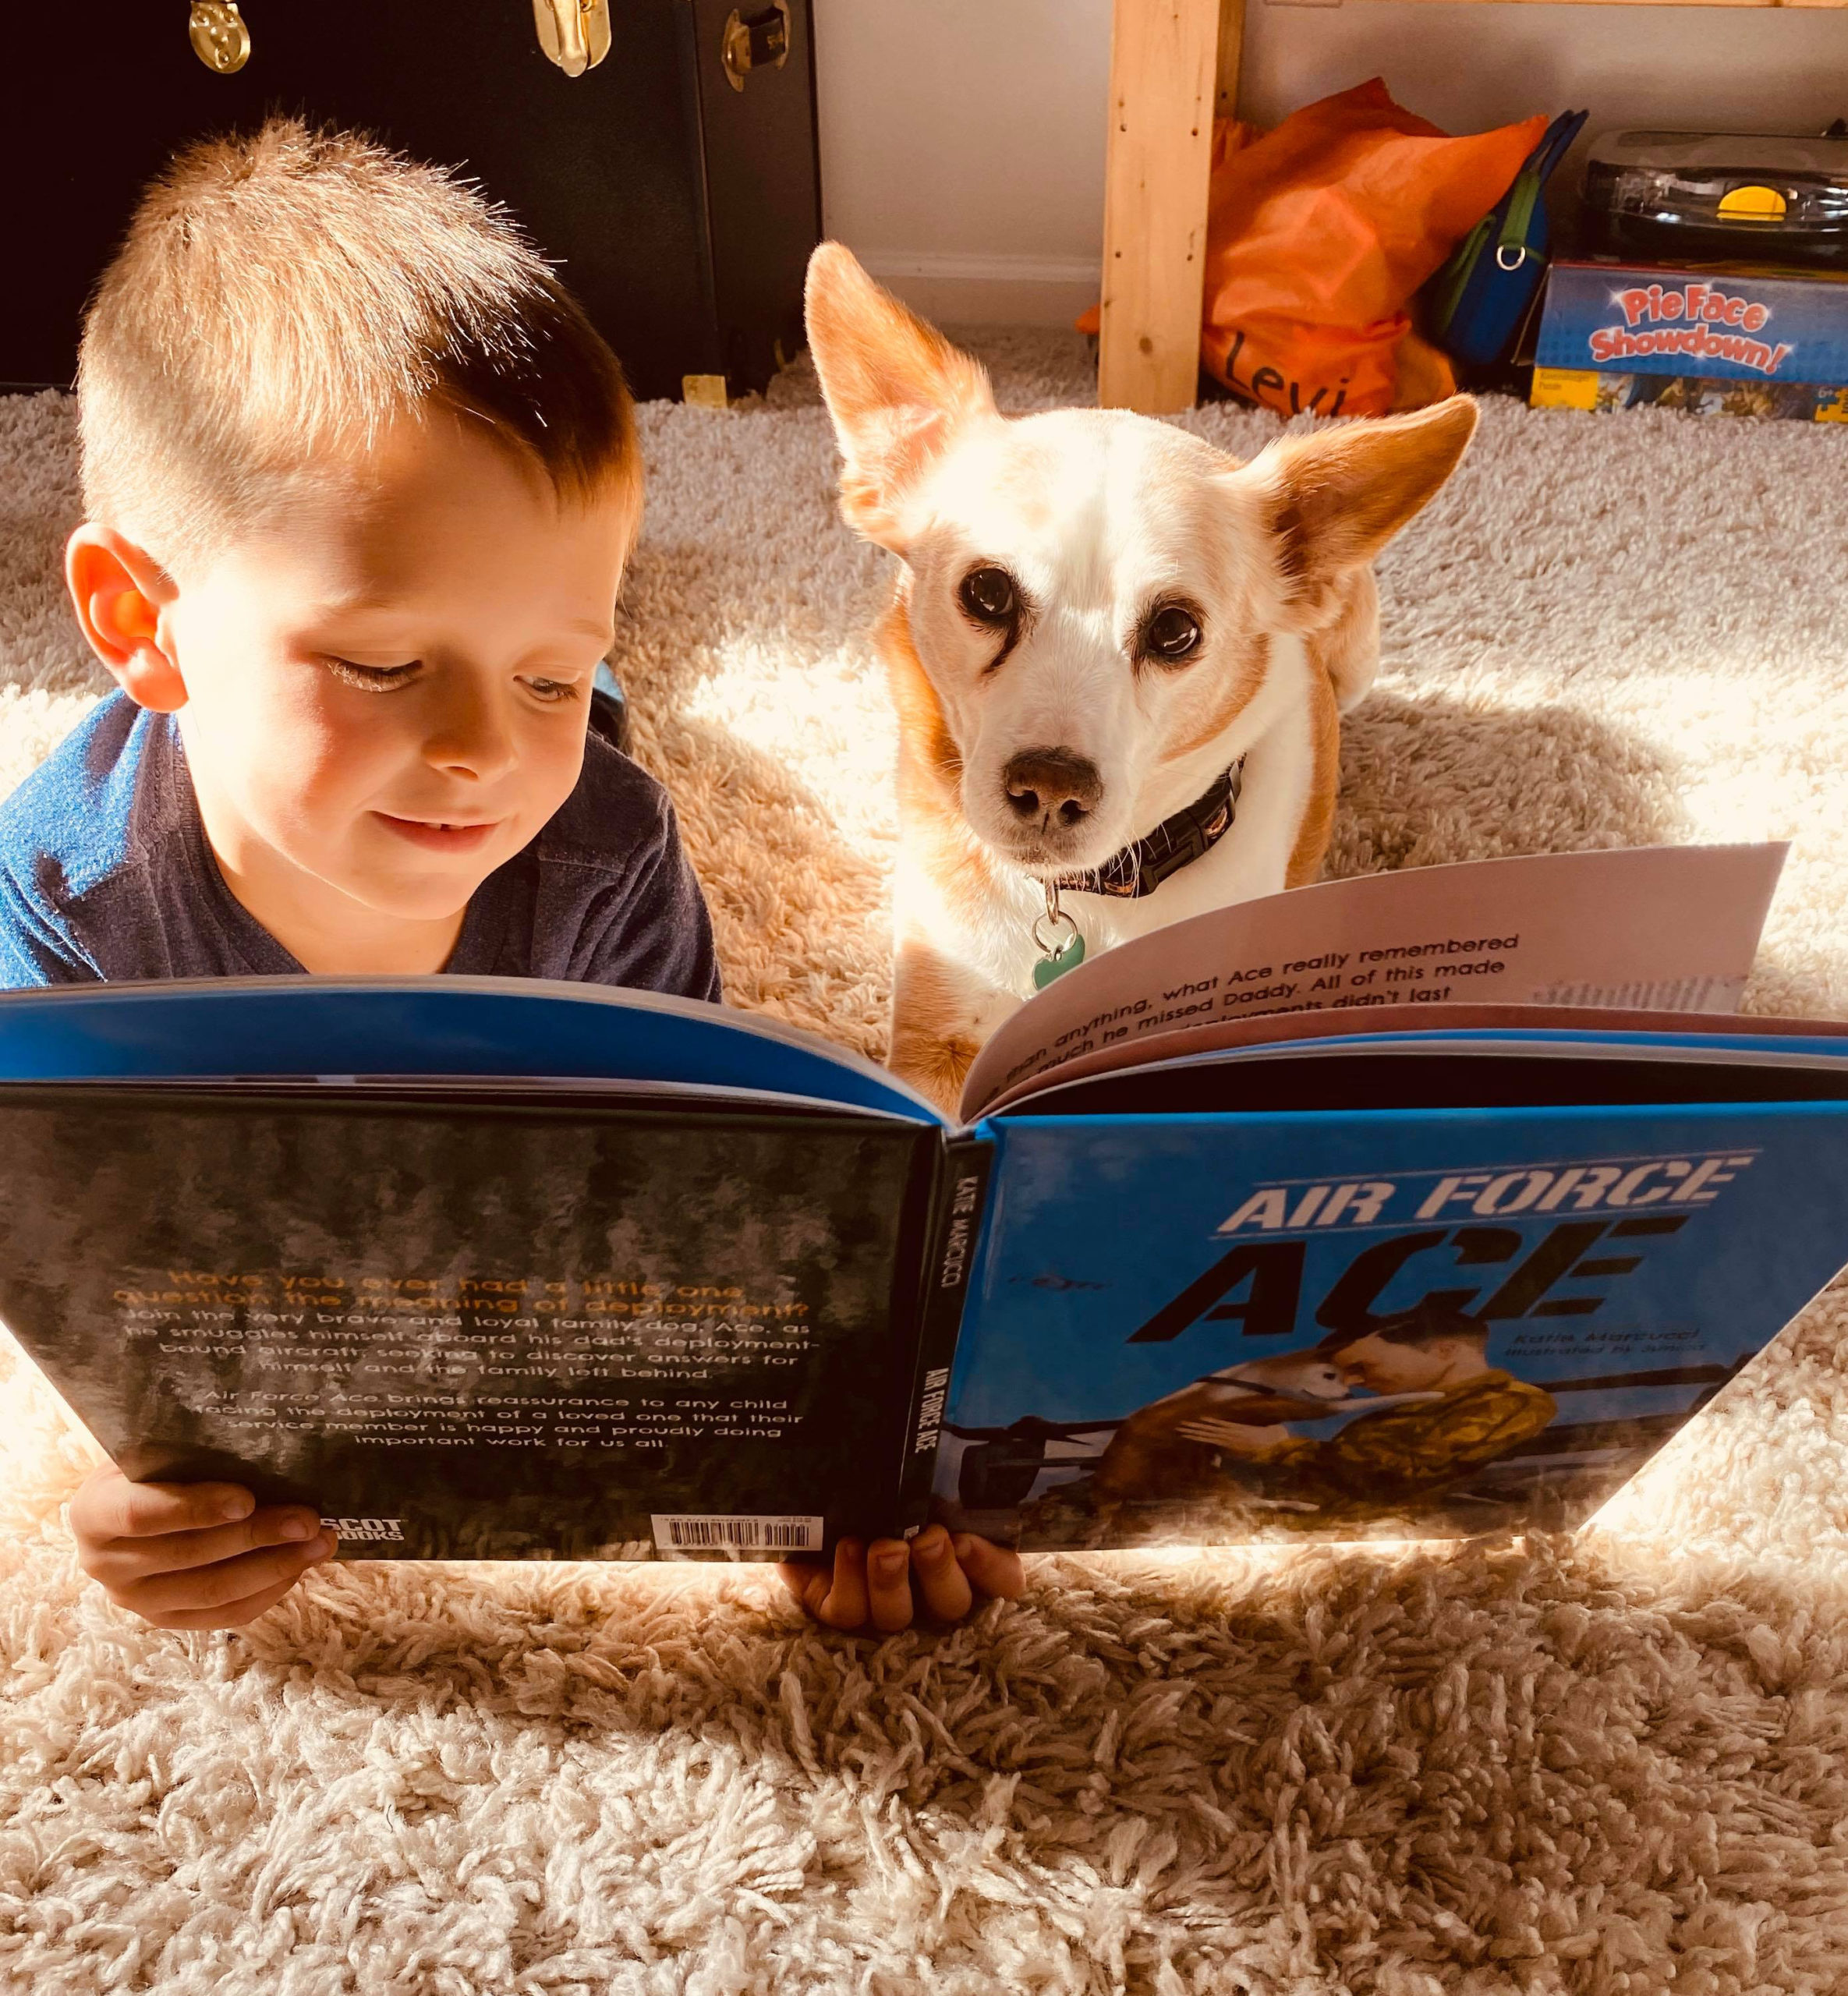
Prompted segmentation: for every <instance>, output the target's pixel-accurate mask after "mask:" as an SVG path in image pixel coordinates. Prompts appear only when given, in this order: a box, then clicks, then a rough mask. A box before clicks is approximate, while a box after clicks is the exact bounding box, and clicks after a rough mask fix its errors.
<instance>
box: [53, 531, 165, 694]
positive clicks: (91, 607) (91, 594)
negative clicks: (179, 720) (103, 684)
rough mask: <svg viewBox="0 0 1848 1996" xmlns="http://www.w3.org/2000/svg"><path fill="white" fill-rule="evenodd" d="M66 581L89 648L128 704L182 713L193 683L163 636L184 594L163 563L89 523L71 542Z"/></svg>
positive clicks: (123, 537)
mask: <svg viewBox="0 0 1848 1996" xmlns="http://www.w3.org/2000/svg"><path fill="white" fill-rule="evenodd" d="M64 580H65V587H66V588H67V589H69V591H70V599H71V603H72V607H73V608H74V609H75V610H76V613H77V621H78V623H79V624H80V625H82V626H83V635H84V636H85V637H86V638H87V639H89V641H90V649H91V650H92V651H93V652H94V653H96V655H97V657H98V658H100V659H101V660H102V662H103V663H104V665H106V666H107V667H108V668H109V670H110V671H111V672H112V674H114V675H115V680H116V683H117V684H118V685H119V686H120V687H121V688H122V691H123V692H125V693H126V694H127V695H128V696H129V699H131V700H133V702H135V703H136V706H143V707H149V708H151V709H152V710H154V712H155V713H164V714H165V713H176V712H177V711H178V710H179V709H180V708H182V707H183V706H185V705H186V681H184V680H183V679H182V678H181V677H180V671H179V664H178V663H177V662H176V661H175V659H174V658H173V656H172V653H171V651H170V650H169V649H168V640H167V639H165V638H164V637H163V635H162V634H161V611H162V610H164V609H165V607H166V606H167V605H168V603H171V602H172V600H173V599H174V597H175V595H176V594H177V593H178V591H177V589H175V585H174V582H173V579H172V577H171V576H170V575H168V573H167V572H166V570H165V568H162V567H161V564H160V563H159V562H158V561H155V559H154V557H153V556H152V555H151V554H149V553H148V552H147V550H146V549H145V548H142V547H136V544H135V543H134V542H133V541H132V540H129V539H128V538H127V536H126V535H123V534H119V533H117V532H116V531H115V529H114V528H113V527H105V526H97V523H96V522H94V520H86V521H85V522H83V526H80V527H79V528H78V529H77V530H76V533H73V535H72V536H71V537H70V539H69V540H68V541H67V542H65V548H64Z"/></svg>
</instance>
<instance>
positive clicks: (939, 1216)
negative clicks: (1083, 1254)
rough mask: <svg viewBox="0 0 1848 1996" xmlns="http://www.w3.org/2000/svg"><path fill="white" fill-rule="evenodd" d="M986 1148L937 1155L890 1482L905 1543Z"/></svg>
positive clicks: (931, 1456) (927, 1481) (980, 1193)
mask: <svg viewBox="0 0 1848 1996" xmlns="http://www.w3.org/2000/svg"><path fill="white" fill-rule="evenodd" d="M993 1158H994V1146H993V1145H992V1144H988V1143H984V1142H982V1141H980V1140H979V1139H978V1138H961V1140H959V1141H953V1142H951V1144H950V1145H948V1146H947V1148H946V1150H945V1152H944V1168H943V1177H942V1180H941V1181H940V1184H941V1190H940V1193H939V1194H938V1203H937V1211H936V1223H935V1225H934V1226H933V1227H932V1229H931V1233H930V1247H929V1258H928V1259H927V1260H926V1262H925V1265H924V1291H923V1296H922V1300H921V1303H920V1307H919V1313H918V1315H919V1325H918V1364H917V1371H916V1373H915V1377H914V1378H913V1381H912V1399H911V1408H910V1412H909V1417H908V1419H907V1421H906V1422H905V1466H904V1468H903V1470H901V1473H900V1475H899V1481H898V1528H899V1531H900V1533H901V1535H902V1536H903V1537H905V1538H912V1536H913V1535H914V1534H916V1533H918V1532H919V1531H922V1529H923V1528H924V1527H925V1525H926V1524H928V1523H929V1517H930V1487H931V1481H932V1478H933V1475H934V1474H935V1471H936V1444H937V1436H938V1434H939V1432H940V1430H941V1428H942V1427H943V1404H944V1402H945V1401H946V1400H947V1399H948V1397H949V1393H950V1368H951V1365H952V1364H954V1361H955V1357H956V1340H957V1336H958V1332H960V1331H961V1329H962V1312H963V1305H964V1303H965V1301H966V1300H967V1298H968V1289H969V1279H970V1277H971V1276H972V1274H973V1273H974V1272H975V1246H976V1243H977V1242H978V1241H979V1240H980V1238H981V1234H982V1216H983V1214H984V1213H985V1212H986V1211H987V1207H988V1175H989V1166H990V1165H991V1164H992V1163H993Z"/></svg>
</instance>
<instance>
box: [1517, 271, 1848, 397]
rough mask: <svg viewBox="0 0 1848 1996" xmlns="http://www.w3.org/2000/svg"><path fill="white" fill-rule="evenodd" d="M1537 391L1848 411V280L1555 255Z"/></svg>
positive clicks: (1549, 394) (1811, 274)
mask: <svg viewBox="0 0 1848 1996" xmlns="http://www.w3.org/2000/svg"><path fill="white" fill-rule="evenodd" d="M1531 402H1532V405H1533V406H1534V407H1535V408H1536V409H1632V408H1636V407H1639V406H1644V405H1648V406H1655V407H1660V408H1666V409H1680V410H1681V411H1683V412H1686V413H1688V414H1690V415H1706V414H1712V415H1726V416H1793V417H1797V418H1800V419H1803V420H1805V421H1814V422H1843V421H1848V282H1844V281H1843V278H1841V277H1839V276H1836V275H1833V274H1828V275H1825V274H1818V273H1814V272H1809V273H1804V274H1798V273H1797V272H1794V271H1775V272H1774V271H1758V270H1754V269H1748V268H1743V267H1736V266H1735V267H1715V268H1712V269H1708V270H1671V269H1666V268H1662V267H1656V266H1652V265H1643V264H1608V263H1562V264H1555V265H1554V266H1553V268H1552V272H1551V273H1550V274H1549V278H1548V279H1547V288H1546V301H1545V307H1544V309H1543V310H1542V314H1541V320H1540V331H1539V335H1538V343H1537V345H1536V346H1535V353H1534V385H1533V390H1532V394H1531Z"/></svg>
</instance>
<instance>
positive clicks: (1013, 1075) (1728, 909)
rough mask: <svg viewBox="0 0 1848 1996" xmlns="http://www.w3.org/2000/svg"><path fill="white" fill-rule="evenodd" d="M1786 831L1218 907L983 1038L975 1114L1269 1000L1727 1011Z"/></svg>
mask: <svg viewBox="0 0 1848 1996" xmlns="http://www.w3.org/2000/svg"><path fill="white" fill-rule="evenodd" d="M1786 850H1787V848H1786V847H1785V846H1783V845H1782V844H1764V845H1731V846H1643V847H1637V848H1630V849H1628V850H1625V851H1616V852H1573V853H1550V854H1545V855H1539V856H1537V857H1535V858H1519V859H1491V860H1472V861H1468V862H1464V863H1463V864H1461V865H1455V866H1428V867H1418V868H1413V869H1410V870H1408V871H1406V872H1397V873H1374V874H1368V875H1365V876H1362V877H1361V878H1360V879H1352V880H1331V881H1328V882H1326V883H1323V884H1322V885H1320V886H1319V887H1298V888H1294V889H1292V890H1290V891H1288V892H1287V893H1284V894H1271V895H1267V896H1266V897H1265V898H1263V899H1262V900H1261V901H1244V902H1241V903H1239V904H1236V905H1234V906H1233V907H1231V908H1216V909H1214V910H1213V911H1212V912H1211V913H1210V914H1207V915H1195V917H1193V918H1191V920H1189V921H1187V922H1175V923H1174V924H1173V925H1171V926H1170V927H1169V928H1166V929H1157V930H1156V932H1155V933H1153V934H1152V935H1149V936H1143V937H1141V938H1138V940H1136V941H1135V942H1133V943H1124V944H1122V945H1121V946H1120V947H1118V948H1117V949H1114V950H1110V951H1108V952H1106V954H1103V955H1101V956H1098V957H1093V958H1092V959H1091V960H1090V961H1089V962H1087V963H1085V964H1082V965H1081V966H1080V967H1079V968H1078V969H1076V970H1074V971H1069V972H1067V975H1064V977H1061V978H1060V979H1058V980H1057V982H1056V983H1053V984H1051V985H1050V986H1047V988H1046V989H1045V990H1044V991H1043V992H1041V993H1039V996H1037V997H1036V998H1033V999H1032V1000H1030V1001H1029V1002H1028V1003H1026V1004H1025V1005H1023V1006H1022V1007H1021V1009H1020V1010H1019V1011H1018V1012H1016V1013H1015V1014H1013V1016H1012V1017H1010V1018H1008V1019H1007V1020H1006V1021H1004V1023H1003V1024H1002V1025H1001V1027H1000V1029H999V1031H998V1032H996V1034H995V1035H994V1036H993V1038H992V1039H990V1040H989V1042H988V1044H987V1045H986V1046H985V1047H984V1048H983V1049H982V1051H981V1053H979V1055H978V1056H976V1059H975V1064H974V1066H973V1067H972V1068H971V1069H970V1071H969V1075H968V1081H967V1083H966V1085H965V1088H964V1090H963V1097H962V1114H963V1117H964V1118H965V1120H973V1119H974V1118H975V1117H977V1116H979V1115H980V1114H981V1113H982V1112H983V1111H984V1110H985V1109H986V1108H987V1106H989V1103H990V1102H993V1100H994V1099H996V1098H997V1097H998V1096H1000V1095H1002V1094H1003V1093H1004V1092H1006V1091H1008V1090H1010V1089H1013V1088H1017V1087H1018V1085H1019V1084H1021V1082H1024V1081H1030V1080H1036V1079H1039V1078H1043V1077H1045V1076H1047V1075H1049V1074H1050V1073H1051V1071H1053V1069H1055V1068H1057V1067H1060V1065H1062V1063H1064V1062H1066V1061H1068V1060H1078V1059H1081V1058H1082V1057H1084V1056H1087V1055H1089V1054H1091V1053H1096V1051H1098V1050H1099V1049H1100V1048H1105V1047H1111V1046H1120V1045H1125V1044H1129V1043H1131V1042H1136V1041H1141V1040H1152V1039H1155V1038H1156V1036H1157V1035H1164V1036H1167V1037H1168V1045H1169V1046H1170V1048H1172V1049H1174V1050H1175V1051H1179V1050H1181V1049H1180V1042H1179V1038H1178V1036H1179V1035H1183V1034H1185V1033H1188V1032H1191V1031H1192V1030H1194V1029H1195V1028H1204V1027H1210V1026H1220V1025H1223V1024H1224V1023H1225V1022H1226V1021H1228V1020H1232V1019H1246V1018H1254V1017H1259V1016H1261V1015H1263V1014H1280V1013H1303V1012H1308V1013H1315V1012H1324V1011H1329V1010H1337V1009H1340V1010H1352V1011H1354V1013H1355V1014H1357V1018H1356V1023H1357V1025H1358V1024H1359V1023H1361V1020H1362V1019H1364V1017H1365V1013H1366V1012H1367V1011H1368V1010H1374V1009H1378V1008H1383V1007H1388V1006H1392V1007H1399V1006H1404V1005H1419V1006H1427V1007H1430V1008H1431V1010H1430V1018H1431V1023H1432V1025H1438V1024H1440V1023H1441V1022H1442V1019H1443V1016H1444V1014H1443V1010H1442V1009H1441V1008H1442V1007H1445V1006H1446V1005H1457V1006H1461V1005H1463V1004H1466V1003H1496V1004H1499V1005H1544V1006H1574V1005H1584V1006H1600V1007H1623V1008H1625V1009H1637V1010H1651V1011H1660V1012H1726V1011H1730V1010H1733V1008H1734V1007H1735V1006H1736V1004H1737V1003H1738V1000H1739V997H1740V993H1742V992H1743V991H1744V989H1745V983H1746V979H1747V977H1748V976H1749V975H1751V967H1752V959H1753V957H1754V955H1755V954H1757V950H1758V936H1759V933H1760V931H1761V929H1762V928H1763V927H1764V924H1765V915H1766V913H1767V911H1768V909H1769V908H1770V905H1771V897H1772V890H1774V889H1775V887H1776V884H1777V877H1778V874H1779V870H1780V869H1782V867H1783V861H1784V854H1785V852H1786Z"/></svg>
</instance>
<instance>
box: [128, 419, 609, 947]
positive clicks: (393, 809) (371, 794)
mask: <svg viewBox="0 0 1848 1996" xmlns="http://www.w3.org/2000/svg"><path fill="white" fill-rule="evenodd" d="M628 529H629V518H628V504H627V502H626V501H625V499H623V498H622V497H619V496H618V495H616V494H611V495H609V496H608V497H604V498H600V499H599V500H598V501H593V502H592V503H590V504H582V505H579V504H561V501H559V499H558V497H557V495H556V494H554V491H553V490H552V488H551V485H550V483H549V482H548V481H547V480H546V479H545V477H544V476H543V474H542V473H540V472H539V471H537V470H536V469H529V468H527V467H526V466H525V465H522V463H521V462H519V460H518V459H516V458H514V457H513V456H512V455H511V454H510V453H508V451H504V450H502V449H501V448H499V447H498V446H497V445H495V444H493V443H491V442H490V441H488V440H487V438H486V437H484V436H483V434H481V433H480V431H478V430H476V429H475V428H474V427H473V426H471V425H467V424H465V423H462V422H460V421H458V420H457V419H454V418H451V417H449V416H446V415H443V414H441V413H438V414H434V415H433V416H431V417H430V419H428V420H427V421H426V422H424V423H402V424H401V425H399V426H398V428H397V429H396V430H394V431H393V432H392V433H391V435H390V436H389V437H388V438H387V440H386V441H385V444H384V448H382V449H381V450H380V451H377V452H375V453H373V454H372V455H370V456H369V457H368V458H367V459H366V462H365V465H364V467H363V477H362V480H361V482H360V483H359V485H358V486H357V487H356V488H351V489H345V490H337V489H335V487H332V486H331V485H330V486H329V487H317V488H315V489H313V490H311V492H310V494H309V495H308V497H306V499H305V501H304V502H303V505H302V506H301V508H299V510H298V511H294V512H292V513H291V514H290V515H289V517H288V518H287V519H286V521H285V523H284V524H283V525H282V526H281V527H280V528H278V529H275V530H273V531H271V532H269V533H266V534H265V535H264V536H262V537H260V538H257V539H253V540H249V541H247V542H245V543H240V544H239V545H236V546H235V547H233V548H232V550H230V551H229V552H228V553H226V554H222V555H221V556H219V557H216V558H215V559H214V560H213V561H211V562H210V563H209V564H207V565H206V566H205V567H204V568H203V569H202V570H201V572H200V573H198V574H197V575H182V576H181V577H180V578H179V586H178V589H177V591H176V593H175V594H174V596H172V600H170V601H169V602H168V603H167V604H166V605H165V607H163V608H162V610H161V613H160V632H161V649H162V650H163V651H165V653H167V654H168V656H169V657H171V659H172V661H173V664H174V665H175V667H176V669H177V671H178V673H179V677H180V678H181V679H182V680H183V681H184V687H185V695H186V698H185V704H184V705H183V706H182V707H180V709H179V717H180V727H181V731H182V737H183V739H184V741H185V744H186V756H187V760H188V764H189V768H190V770H191V773H192V776H193V783H194V786H195V787H196V790H197V791H198V794H199V800H200V812H201V816H203V818H204V821H205V824H206V829H207V833H208V836H209V837H211V843H212V845H213V848H214V851H216V852H217V853H218V857H219V858H220V861H221V863H222V864H223V865H224V866H225V871H226V873H227V876H228V879H230V880H231V883H232V887H233V889H234V891H235V892H237V893H238V894H239V898H240V899H242V900H244V901H246V905H249V906H250V908H251V911H252V912H253V914H255V915H257V918H258V919H259V920H260V921H263V922H264V923H265V925H266V926H268V927H269V928H271V930H272V933H278V935H279V936H280V939H281V940H283V941H284V942H285V943H291V944H292V937H291V936H290V935H289V933H288V931H289V929H290V927H291V926H292V922H294V919H295V918H293V917H292V916H291V915H289V914H288V913H286V912H281V911H279V907H278V908H266V906H265V905H264V902H265V901H271V900H274V899H276V898H277V897H280V901H281V902H289V901H299V902H300V904H301V907H302V909H303V911H304V912H305V913H306V915H308V918H309V925H310V927H311V928H313V929H317V930H320V931H323V932H324V931H326V930H327V927H328V925H329V923H330V922H331V924H332V925H333V927H334V928H335V929H338V926H339V925H340V921H341V917H342V907H343V904H345V912H346V914H347V915H349V916H350V917H351V918H353V920H354V921H355V922H356V924H357V925H358V926H359V927H362V928H365V929H369V930H370V931H371V932H372V933H377V929H378V925H379V918H384V920H385V922H387V924H389V923H390V922H391V921H392V920H393V919H394V918H395V919H396V920H398V921H401V922H405V923H407V924H412V925H420V926H422V925H430V924H432V923H435V924H442V923H444V922H446V921H447V920H448V918H455V923H456V925H457V926H458V927H459V917H460V911H462V909H463V908H465V907H466V905H467V903H468V901H469V897H470V896H471V895H472V894H473V893H474V891H475V890H476V887H479V886H480V883H482V881H483V880H484V879H486V878H487V876H488V875H489V874H490V873H491V872H493V871H494V869H495V868H496V867H497V866H499V865H501V864H502V863H503V862H505V861H506V860H508V859H509V858H512V856H513V855H514V854H515V853H516V852H518V851H519V850H520V849H521V848H522V847H523V846H525V845H526V844H528V843H529V841H531V839H532V838H533V836H534V834H535V833H537V832H538V831H539V830H540V827H541V826H543V825H544V824H545V823H546V821H547V819H549V818H551V816H552V815H553V814H554V812H556V811H557V810H558V808H559V807H560V805H562V804H563V803H564V802H565V798H567V797H568V795H570V794H571V791H572V787H574V785H575V784H576V782H577V780H578V774H579V767H580V765H581V764H582V759H583V753H584V732H585V723H586V717H587V715H588V712H589V697H590V687H591V679H592V676H593V674H594V672H595V671H596V669H597V663H598V661H599V660H600V659H601V657H602V656H603V655H604V653H605V651H606V650H607V649H608V647H609V645H610V643H611V635H612V632H611V618H612V614H613V610H614V603H615V600H616V594H617V589H618V584H619V583H620V582H621V570H622V557H623V554H624V551H625V547H626V546H627V543H628ZM266 882H267V883H270V884H269V886H267V887H266V886H265V885H264V883H266ZM272 890H273V891H272ZM253 894H254V897H253ZM352 904H357V906H353V905H352ZM361 911H367V912H366V913H362V912H361ZM450 940H451V941H453V940H454V939H453V936H451V937H450ZM297 953H298V954H300V951H299V950H298V952H297ZM310 967H311V968H312V967H313V966H312V965H311V966H310Z"/></svg>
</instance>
